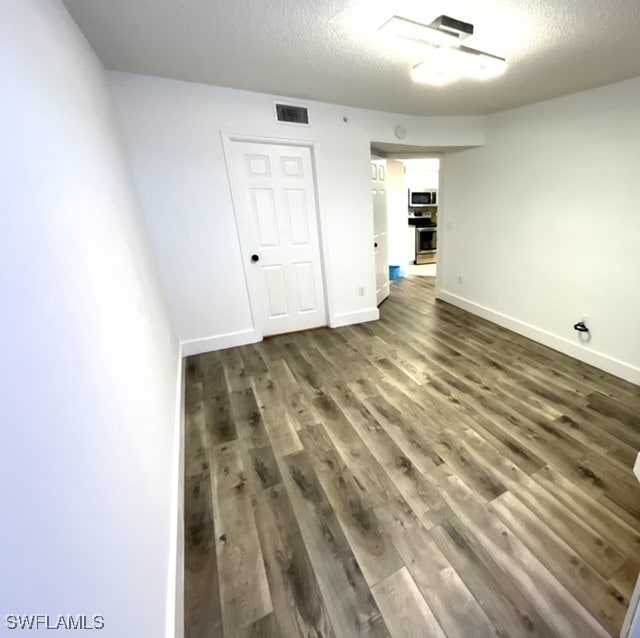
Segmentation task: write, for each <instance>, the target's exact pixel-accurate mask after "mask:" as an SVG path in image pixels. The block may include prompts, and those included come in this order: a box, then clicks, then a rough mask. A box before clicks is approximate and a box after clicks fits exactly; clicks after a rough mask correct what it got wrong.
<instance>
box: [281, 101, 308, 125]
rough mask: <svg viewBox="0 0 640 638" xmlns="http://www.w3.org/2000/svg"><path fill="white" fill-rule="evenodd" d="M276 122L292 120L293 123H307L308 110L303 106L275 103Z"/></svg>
mask: <svg viewBox="0 0 640 638" xmlns="http://www.w3.org/2000/svg"><path fill="white" fill-rule="evenodd" d="M276 114H277V116H278V122H293V123H294V124H309V111H308V109H306V108H305V107H304V106H292V105H291V104H276Z"/></svg>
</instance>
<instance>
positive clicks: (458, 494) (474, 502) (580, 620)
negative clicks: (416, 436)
mask: <svg viewBox="0 0 640 638" xmlns="http://www.w3.org/2000/svg"><path fill="white" fill-rule="evenodd" d="M432 476H435V473H432ZM437 484H438V485H439V486H440V487H441V488H442V489H443V492H444V494H445V495H446V499H447V501H448V503H449V504H450V507H451V509H452V510H453V511H454V512H455V515H456V517H457V518H458V519H459V520H460V523H461V525H459V526H458V527H455V526H453V524H452V522H451V521H449V522H448V523H445V524H444V526H445V527H446V526H449V529H448V530H447V531H450V529H453V530H454V535H457V536H458V537H462V536H464V537H465V538H466V540H465V542H464V544H465V545H467V546H468V545H473V546H474V553H475V554H476V555H478V554H483V555H484V556H485V557H486V558H485V561H484V562H485V564H486V563H487V562H488V561H489V560H491V561H492V562H493V563H495V565H496V566H497V567H498V570H499V572H498V573H501V574H502V576H501V577H500V578H503V579H505V580H504V582H505V584H506V583H510V587H511V590H512V591H511V593H510V594H509V596H510V597H512V598H513V597H514V596H515V595H516V592H519V597H520V600H519V602H518V607H520V608H522V607H523V606H524V605H525V604H526V607H527V608H528V611H527V612H526V614H525V616H526V617H527V618H528V619H530V620H531V622H532V625H533V627H535V628H537V629H539V628H540V627H542V626H544V631H545V633H544V635H558V636H606V635H608V632H606V631H605V630H604V629H603V627H602V626H601V625H600V624H599V623H598V622H597V621H596V619H594V618H593V616H591V615H590V614H589V613H588V612H587V611H586V610H585V608H584V607H583V606H582V605H581V604H580V603H579V602H578V601H577V600H576V599H575V598H574V597H573V596H572V595H571V594H570V593H569V592H568V591H567V589H566V588H565V587H564V586H563V585H562V584H561V583H560V582H559V581H558V580H557V579H556V578H555V577H554V576H553V574H551V572H549V570H548V569H547V568H546V567H544V565H543V564H542V563H541V562H540V561H539V560H538V559H537V558H536V557H535V556H534V554H533V553H532V552H530V551H529V550H528V549H527V548H526V547H525V545H524V544H523V543H522V541H520V540H519V539H518V538H517V537H516V536H515V535H513V534H512V533H511V532H510V531H509V530H508V528H507V527H506V526H505V525H504V524H502V523H501V522H500V521H499V520H498V518H497V517H496V516H495V515H492V514H491V513H490V512H489V511H488V509H487V506H486V505H484V504H483V503H482V502H481V501H479V500H478V499H477V497H475V496H474V494H473V492H471V490H469V489H468V488H467V487H465V485H464V483H463V482H462V481H461V480H460V479H459V478H458V477H456V476H446V477H444V478H443V475H442V474H440V475H439V478H438V480H437ZM449 535H450V536H451V534H449ZM487 613H489V612H487ZM536 616H537V619H534V618H535V617H536Z"/></svg>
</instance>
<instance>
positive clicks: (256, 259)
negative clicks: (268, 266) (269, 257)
mask: <svg viewBox="0 0 640 638" xmlns="http://www.w3.org/2000/svg"><path fill="white" fill-rule="evenodd" d="M251 261H252V262H253V263H254V264H255V263H256V261H260V257H258V255H251Z"/></svg>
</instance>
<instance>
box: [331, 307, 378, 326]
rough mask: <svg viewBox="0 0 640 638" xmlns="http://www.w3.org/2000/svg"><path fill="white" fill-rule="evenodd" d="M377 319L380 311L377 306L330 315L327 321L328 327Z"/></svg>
mask: <svg viewBox="0 0 640 638" xmlns="http://www.w3.org/2000/svg"><path fill="white" fill-rule="evenodd" d="M378 319H380V311H379V310H378V309H377V308H370V309H368V310H359V311H358V312H345V313H342V314H338V315H335V316H334V317H332V318H331V319H330V321H329V327H330V328H340V326H349V325H351V324H352V323H363V322H365V321H377V320H378Z"/></svg>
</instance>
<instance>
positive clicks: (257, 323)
mask: <svg viewBox="0 0 640 638" xmlns="http://www.w3.org/2000/svg"><path fill="white" fill-rule="evenodd" d="M220 135H221V138H222V148H223V151H224V160H225V165H226V169H227V181H228V184H229V192H230V193H231V203H232V206H233V217H234V221H235V226H236V237H237V240H238V248H239V249H240V257H241V260H242V272H243V274H244V285H245V290H246V292H247V299H248V300H249V309H250V311H251V323H252V325H253V330H254V333H255V336H256V341H262V340H263V339H264V325H263V321H262V313H261V311H260V309H259V308H257V307H256V305H257V304H258V303H259V300H257V299H253V298H252V294H251V289H250V287H249V278H248V276H247V267H248V266H249V264H248V263H247V261H246V259H245V258H244V256H245V254H246V252H247V251H246V250H245V248H244V247H243V245H242V237H241V236H240V225H239V224H238V217H239V212H238V211H239V206H238V202H237V201H236V193H234V188H233V181H232V178H231V161H230V160H231V149H232V144H233V143H234V142H241V143H242V142H245V143H255V144H271V145H273V146H295V147H304V148H308V149H309V153H310V156H311V171H312V177H313V196H314V201H315V208H316V226H317V229H318V251H319V254H320V273H321V275H322V291H323V293H324V316H325V325H326V326H329V323H330V317H331V316H332V312H331V308H332V303H331V296H330V294H329V292H330V291H329V286H328V278H327V251H326V241H325V236H326V230H325V222H324V219H323V215H322V213H321V209H320V200H319V193H318V170H317V152H316V146H317V142H315V141H313V140H298V139H290V138H280V137H263V136H260V135H248V134H246V133H232V132H229V131H220Z"/></svg>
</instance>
